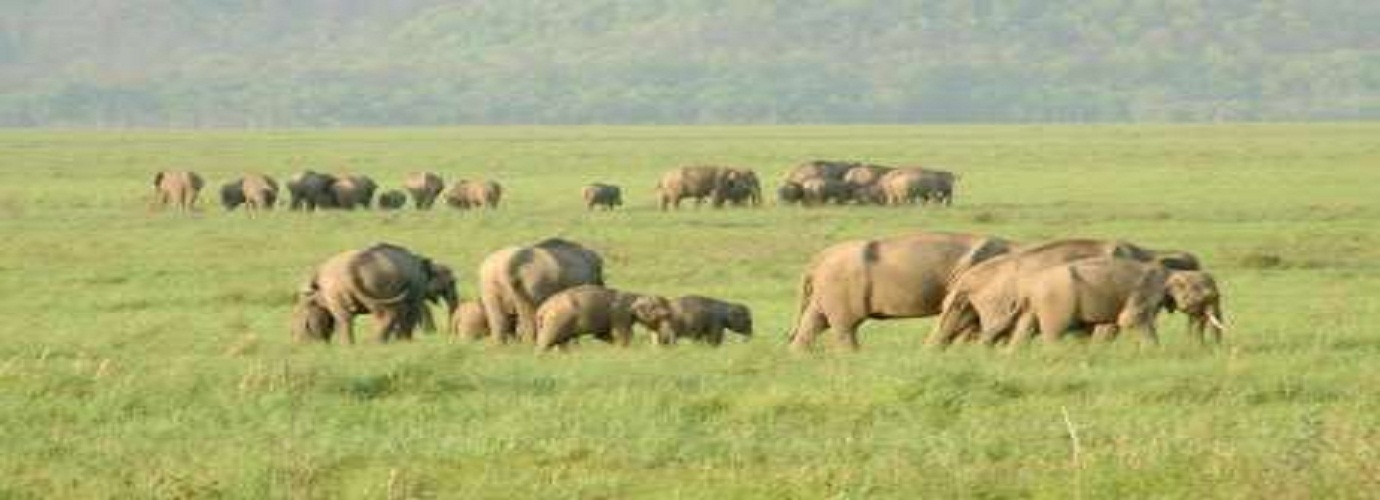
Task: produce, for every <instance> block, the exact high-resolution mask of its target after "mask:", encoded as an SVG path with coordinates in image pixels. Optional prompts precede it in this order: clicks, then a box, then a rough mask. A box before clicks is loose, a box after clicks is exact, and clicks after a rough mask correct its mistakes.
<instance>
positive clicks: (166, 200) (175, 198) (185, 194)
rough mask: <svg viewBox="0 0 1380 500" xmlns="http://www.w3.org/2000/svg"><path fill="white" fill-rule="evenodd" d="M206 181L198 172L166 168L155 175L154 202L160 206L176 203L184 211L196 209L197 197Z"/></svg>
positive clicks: (156, 205) (164, 206)
mask: <svg viewBox="0 0 1380 500" xmlns="http://www.w3.org/2000/svg"><path fill="white" fill-rule="evenodd" d="M203 184H204V183H203V182H202V180H201V176H200V175H197V173H196V172H187V171H181V170H165V171H162V172H158V173H157V174H154V176H153V204H154V206H155V207H158V208H166V207H167V206H168V205H170V204H171V205H176V206H177V209H178V210H180V211H183V212H187V211H192V210H195V209H196V198H197V195H198V194H199V193H201V187H202V185H203Z"/></svg>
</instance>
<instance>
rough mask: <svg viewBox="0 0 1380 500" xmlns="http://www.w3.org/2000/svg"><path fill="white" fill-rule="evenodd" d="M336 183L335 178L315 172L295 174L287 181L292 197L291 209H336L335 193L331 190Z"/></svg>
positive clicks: (306, 171) (290, 201)
mask: <svg viewBox="0 0 1380 500" xmlns="http://www.w3.org/2000/svg"><path fill="white" fill-rule="evenodd" d="M335 181H336V179H335V176H333V175H330V174H323V173H320V172H316V171H313V170H304V171H302V172H298V173H296V174H293V175H292V177H289V178H288V180H287V189H288V195H289V197H290V200H289V208H291V209H292V210H308V211H310V210H316V209H318V208H334V207H335V206H336V202H335V193H334V192H333V191H332V189H331V188H332V186H334V185H335Z"/></svg>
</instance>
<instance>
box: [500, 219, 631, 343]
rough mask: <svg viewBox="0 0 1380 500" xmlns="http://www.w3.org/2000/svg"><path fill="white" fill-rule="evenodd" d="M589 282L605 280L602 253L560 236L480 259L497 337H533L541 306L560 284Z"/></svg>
mask: <svg viewBox="0 0 1380 500" xmlns="http://www.w3.org/2000/svg"><path fill="white" fill-rule="evenodd" d="M586 284H590V285H603V284H604V259H603V258H602V257H600V256H599V254H598V253H596V252H594V251H593V250H590V249H588V248H585V247H583V246H580V244H578V243H574V242H571V241H567V240H563V239H560V238H550V239H546V240H543V241H541V242H539V243H537V244H535V245H531V246H525V247H508V248H504V249H502V250H499V251H496V252H494V253H492V254H489V256H488V257H486V258H485V259H484V261H483V262H482V263H480V264H479V295H480V298H479V300H480V302H482V303H483V304H484V315H485V316H486V317H487V318H488V320H489V332H491V333H492V334H493V336H494V339H495V340H497V341H499V342H508V341H511V340H512V339H513V337H514V336H515V335H516V336H519V337H521V338H522V339H525V340H528V341H530V340H531V339H532V338H533V336H534V335H535V333H536V326H535V325H536V323H535V321H536V312H537V306H539V305H541V303H542V302H543V301H545V300H546V298H547V297H550V296H552V295H555V294H556V293H557V292H560V291H561V290H565V289H567V288H570V287H574V286H578V285H586Z"/></svg>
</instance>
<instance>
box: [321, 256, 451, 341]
mask: <svg viewBox="0 0 1380 500" xmlns="http://www.w3.org/2000/svg"><path fill="white" fill-rule="evenodd" d="M437 301H444V303H445V305H446V308H447V311H450V312H451V313H452V314H453V312H454V311H455V308H456V306H457V305H458V304H457V303H458V301H459V299H458V295H457V293H456V289H455V276H454V274H453V273H452V272H451V270H450V268H448V267H446V266H443V265H440V264H437V263H435V262H433V261H431V260H430V259H427V258H425V257H422V256H420V255H417V254H415V253H412V252H411V251H409V250H407V249H405V248H403V247H399V246H396V245H391V244H387V243H379V244H375V245H373V246H370V247H368V248H365V249H363V250H350V251H346V252H342V253H340V254H337V255H335V256H333V257H331V258H329V259H327V260H326V261H325V262H324V263H322V264H321V265H320V266H318V267H317V268H316V270H315V272H314V273H312V276H311V277H310V279H308V280H307V282H306V283H305V284H304V285H303V286H302V288H301V289H300V290H299V292H298V298H297V307H296V308H295V309H294V317H293V325H294V330H295V333H296V335H297V337H298V338H299V339H303V340H324V341H327V342H329V341H330V339H331V337H333V336H334V334H335V333H337V332H339V331H341V330H343V335H341V339H342V341H345V342H349V343H354V341H355V334H354V325H353V318H354V316H355V315H356V314H365V313H368V314H372V315H373V316H374V319H375V320H376V321H377V323H378V328H377V336H376V338H377V339H378V340H379V341H380V342H387V341H390V340H394V339H410V338H412V332H413V330H415V329H416V327H417V326H418V325H423V326H430V325H433V322H432V320H431V312H430V310H429V309H428V308H427V306H426V303H427V302H437ZM326 317H329V320H326V319H325V318H326Z"/></svg>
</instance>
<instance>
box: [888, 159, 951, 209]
mask: <svg viewBox="0 0 1380 500" xmlns="http://www.w3.org/2000/svg"><path fill="white" fill-rule="evenodd" d="M956 179H957V176H956V175H954V174H953V172H947V171H943V170H932V169H927V168H919V167H909V168H900V169H896V170H893V171H891V172H888V173H887V174H886V175H883V176H882V178H881V179H880V180H878V181H877V186H878V187H879V188H880V194H881V196H882V199H883V201H884V203H885V204H887V205H893V206H894V205H902V204H915V203H924V204H928V203H931V202H934V203H939V204H944V205H952V204H953V193H954V183H955V181H956Z"/></svg>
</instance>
